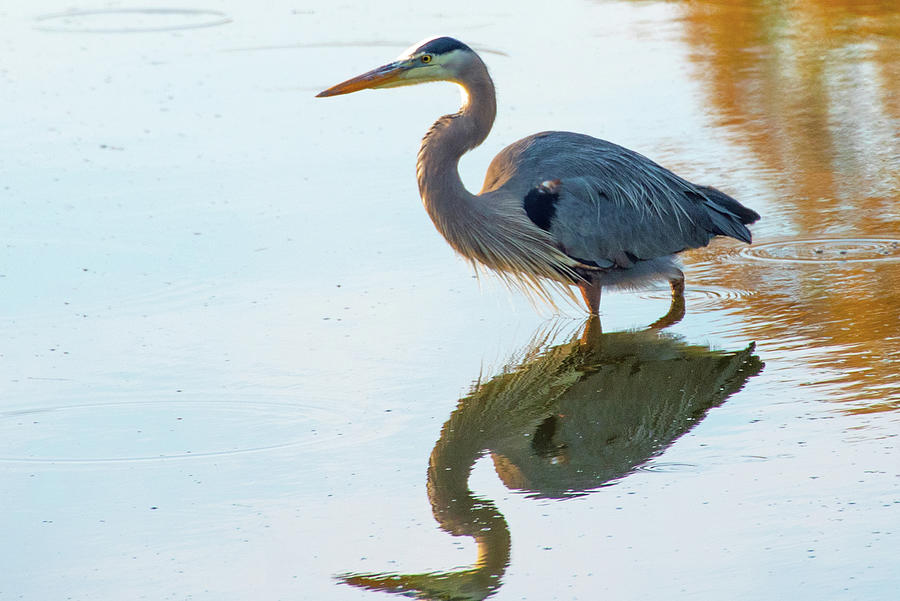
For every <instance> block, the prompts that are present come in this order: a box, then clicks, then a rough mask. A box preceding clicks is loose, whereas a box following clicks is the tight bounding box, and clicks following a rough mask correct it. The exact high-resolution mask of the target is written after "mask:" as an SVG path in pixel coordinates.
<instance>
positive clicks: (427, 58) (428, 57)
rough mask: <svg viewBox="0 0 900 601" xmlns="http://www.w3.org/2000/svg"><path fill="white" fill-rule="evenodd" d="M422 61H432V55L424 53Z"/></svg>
mask: <svg viewBox="0 0 900 601" xmlns="http://www.w3.org/2000/svg"><path fill="white" fill-rule="evenodd" d="M422 62H423V63H430V62H431V55H430V54H423V55H422Z"/></svg>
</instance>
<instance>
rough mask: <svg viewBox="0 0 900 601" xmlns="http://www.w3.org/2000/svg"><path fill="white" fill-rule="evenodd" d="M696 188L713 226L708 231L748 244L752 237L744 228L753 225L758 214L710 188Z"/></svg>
mask: <svg viewBox="0 0 900 601" xmlns="http://www.w3.org/2000/svg"><path fill="white" fill-rule="evenodd" d="M697 188H698V189H699V190H700V192H701V194H703V196H705V197H706V201H707V202H706V208H707V210H708V214H709V218H710V221H711V222H712V226H713V227H712V229H711V230H710V231H711V232H712V233H714V234H717V235H721V236H729V237H731V238H736V239H738V240H741V241H742V242H746V243H747V244H750V241H751V239H752V236H751V234H750V230H748V229H747V227H746V226H747V225H748V224H751V223H755V222H756V221H757V220H758V219H759V213H757V212H756V211H754V210H753V209H748V208H747V207H745V206H744V205H742V204H741V203H739V202H738V201H736V200H735V199H733V198H732V197H730V196H728V195H727V194H725V193H724V192H720V191H719V190H716V189H715V188H713V187H711V186H697Z"/></svg>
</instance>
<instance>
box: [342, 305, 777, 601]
mask: <svg viewBox="0 0 900 601" xmlns="http://www.w3.org/2000/svg"><path fill="white" fill-rule="evenodd" d="M553 334H554V332H544V333H539V334H538V335H537V336H536V337H535V338H534V339H533V340H532V343H531V344H530V345H528V346H527V347H526V348H525V349H524V350H523V351H522V352H521V354H520V356H519V357H517V358H515V360H514V361H512V362H511V363H510V365H509V366H508V367H507V368H506V369H505V370H504V371H503V373H501V374H500V375H498V376H496V377H494V378H493V379H491V380H490V381H487V382H478V383H476V385H475V386H474V388H473V390H472V392H471V394H469V395H468V396H466V397H464V398H462V399H460V401H459V405H458V407H457V409H456V410H455V411H454V412H453V414H452V415H451V416H450V419H448V420H447V422H446V423H445V424H444V427H443V429H442V430H441V437H440V439H439V440H438V441H437V443H436V444H435V445H434V449H433V450H432V452H431V458H430V460H429V465H428V482H427V487H428V498H429V500H430V502H431V507H432V511H433V512H434V517H435V519H436V520H437V521H438V524H439V525H440V527H441V529H442V530H444V531H446V532H448V533H450V534H452V535H453V536H470V537H472V538H474V539H475V542H476V544H477V547H478V558H477V560H476V562H475V564H474V566H473V567H472V568H469V569H464V570H459V571H453V572H428V573H420V574H390V573H379V574H372V573H370V574H361V573H354V574H343V575H340V576H339V577H338V578H339V580H340V581H342V582H344V583H347V584H351V585H353V586H358V587H362V588H366V589H370V590H381V591H385V592H391V593H396V594H400V595H404V596H413V597H419V598H423V599H458V600H464V599H470V600H471V599H484V598H486V597H488V596H490V595H492V594H493V593H494V592H496V590H497V589H498V588H499V587H500V585H501V578H502V576H503V574H504V572H505V571H506V568H507V566H508V565H509V558H510V540H511V539H510V532H509V527H508V525H507V523H506V520H505V518H504V517H503V515H502V514H501V513H500V512H499V511H498V510H497V507H496V506H495V505H494V504H493V503H492V502H491V501H489V500H486V499H481V498H478V497H476V496H475V495H473V494H472V491H471V490H470V489H469V484H468V481H469V475H470V473H471V471H472V467H473V465H474V464H475V462H476V461H477V460H478V459H479V458H480V457H482V456H483V455H484V454H485V453H486V452H488V453H490V454H491V457H492V458H493V461H494V467H495V469H496V471H497V474H498V475H499V476H500V478H501V480H502V481H503V483H504V484H505V485H506V486H507V487H508V488H510V489H514V490H519V491H523V492H526V493H528V494H529V495H531V496H535V497H550V498H557V499H563V498H568V497H573V496H580V495H584V494H587V493H588V492H590V491H592V490H596V489H597V488H600V487H603V486H604V485H607V484H609V483H610V482H611V481H613V480H616V479H618V478H622V477H623V476H626V475H627V474H629V473H630V472H632V471H634V470H635V469H636V468H637V467H639V466H640V465H642V464H644V463H645V462H647V461H648V460H649V459H651V458H653V457H655V456H657V455H659V454H660V453H662V452H663V451H664V450H665V449H666V448H667V447H668V446H670V445H671V444H672V443H673V442H674V441H675V440H676V439H678V438H679V437H680V436H681V435H683V434H684V433H686V432H688V431H689V430H690V429H691V428H692V427H693V426H694V425H696V424H697V423H698V422H699V421H700V420H701V419H702V418H703V417H704V416H705V414H706V412H707V410H709V409H710V408H711V407H715V406H717V405H720V404H721V403H722V402H724V401H725V399H727V398H728V397H729V396H730V395H732V394H734V393H735V392H737V391H738V390H740V389H741V388H742V387H743V385H744V384H745V383H746V382H747V380H748V379H749V378H751V377H752V376H754V375H756V374H758V373H759V372H760V370H761V369H762V367H763V364H762V362H761V361H760V359H759V357H757V356H756V355H754V354H753V351H754V346H753V345H752V344H751V345H750V346H748V347H747V348H745V349H742V350H738V351H732V352H725V351H713V350H710V349H709V348H708V347H705V346H696V345H689V344H686V343H684V342H683V341H681V340H679V339H678V338H676V337H673V336H670V335H666V334H664V333H661V332H660V331H659V330H658V329H657V328H651V329H648V330H644V331H639V332H616V333H611V334H603V333H601V332H600V325H599V321H597V320H592V321H589V322H587V324H586V325H585V327H584V328H583V331H582V332H580V335H579V336H576V337H574V338H573V339H572V340H571V341H569V342H568V343H565V344H560V345H557V346H553V347H550V348H547V342H548V340H549V339H550V338H551V337H552V335H553Z"/></svg>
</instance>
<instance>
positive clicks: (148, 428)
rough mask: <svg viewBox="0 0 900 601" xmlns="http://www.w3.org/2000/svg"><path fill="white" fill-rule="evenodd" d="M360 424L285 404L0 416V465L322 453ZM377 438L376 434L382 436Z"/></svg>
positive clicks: (168, 405) (130, 406) (357, 431)
mask: <svg viewBox="0 0 900 601" xmlns="http://www.w3.org/2000/svg"><path fill="white" fill-rule="evenodd" d="M371 430H372V428H371V427H370V424H369V423H366V420H362V419H361V420H358V422H357V423H353V422H352V421H348V419H347V418H346V417H345V416H341V415H340V414H339V413H338V412H336V411H331V410H327V409H323V408H320V407H313V406H308V405H294V404H290V403H277V402H272V403H267V402H241V401H185V402H173V401H158V402H157V401H136V402H109V403H96V404H84V405H69V406H58V407H50V408H42V409H33V410H21V411H7V412H4V413H0V440H2V441H3V445H2V451H0V461H2V462H40V463H106V462H122V461H150V460H160V459H186V458H191V457H194V458H196V457H211V456H219V455H236V454H242V453H254V452H261V451H269V450H273V449H279V448H284V447H290V446H298V445H303V446H313V445H315V446H319V447H322V448H326V449H331V448H334V447H335V446H341V445H342V444H344V443H345V442H359V440H361V439H366V438H367V437H369V436H370V433H371ZM382 433H383V432H382Z"/></svg>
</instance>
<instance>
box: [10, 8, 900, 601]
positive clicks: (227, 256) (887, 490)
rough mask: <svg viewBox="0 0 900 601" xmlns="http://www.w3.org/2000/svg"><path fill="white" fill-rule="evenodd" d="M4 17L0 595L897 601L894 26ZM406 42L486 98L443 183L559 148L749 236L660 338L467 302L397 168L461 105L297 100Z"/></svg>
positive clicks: (191, 14) (583, 18) (824, 17)
mask: <svg viewBox="0 0 900 601" xmlns="http://www.w3.org/2000/svg"><path fill="white" fill-rule="evenodd" d="M22 4H23V6H16V7H5V8H4V9H3V10H2V17H3V21H2V23H3V24H2V25H0V27H2V29H3V31H4V36H2V41H0V47H2V50H3V53H4V57H5V60H4V65H3V66H2V67H0V81H2V84H3V86H4V88H5V89H6V90H7V93H6V94H4V98H3V108H4V110H3V111H0V120H2V129H3V131H4V132H6V135H5V136H3V137H2V138H0V148H2V155H3V156H4V158H5V161H4V166H3V170H2V173H3V176H4V177H3V182H2V187H3V191H2V192H3V201H2V219H0V239H2V247H0V248H2V250H0V336H2V338H0V339H2V341H3V342H2V344H0V477H2V482H3V486H2V487H0V490H2V492H0V502H2V507H3V508H4V511H3V513H2V515H3V517H2V518H0V520H2V521H0V531H2V532H3V539H4V540H5V541H6V544H5V545H2V546H0V563H2V565H3V566H4V576H3V578H2V579H0V599H5V598H10V599H19V598H21V599H36V600H44V599H67V598H70V599H141V598H147V599H188V598H190V599H216V600H222V599H259V600H267V599H273V600H274V599H363V598H364V599H379V598H382V599H384V598H390V596H391V595H392V592H393V593H404V594H414V591H422V590H424V591H427V592H426V593H423V594H425V595H426V596H427V595H431V596H432V597H436V596H440V595H444V596H447V595H451V593H452V594H453V595H455V596H452V595H451V597H450V598H475V599H477V598H484V597H485V596H488V595H492V596H493V597H492V598H495V599H522V598H524V599H596V598H600V597H604V598H619V599H647V598H658V597H661V596H665V597H666V598H671V599H713V598H726V597H727V598H730V599H759V598H794V599H876V600H881V599H883V600H888V599H895V598H896V591H897V590H900V572H898V570H897V569H896V564H897V561H896V558H897V556H898V554H900V456H898V455H900V453H898V434H900V369H898V361H900V334H898V328H897V323H898V321H900V260H898V259H900V209H898V206H900V205H898V200H900V198H898V195H900V175H898V174H900V104H898V96H897V94H896V90H898V89H900V69H898V65H900V12H898V9H897V7H896V3H892V2H869V3H859V2H850V1H846V2H825V3H823V2H818V3H808V2H807V3H795V4H793V5H791V6H790V7H788V8H785V7H780V6H776V5H775V4H772V3H752V2H745V3H721V4H714V3H700V2H692V3H679V2H649V1H648V2H644V1H642V2H624V1H603V2H586V1H583V0H582V1H575V0H565V1H564V2H562V3H559V4H555V5H554V9H553V10H552V11H548V10H547V9H546V8H543V5H539V4H535V5H534V6H530V5H527V4H525V5H523V4H522V3H501V4H492V5H490V6H489V7H485V6H484V5H483V4H475V3H471V6H469V5H459V6H457V5H454V7H453V10H452V11H451V10H449V9H446V8H442V7H439V6H432V7H423V6H422V5H420V4H419V5H414V6H408V5H403V4H400V3H396V2H391V3H388V2H382V3H378V4H377V8H376V7H375V6H376V5H375V4H373V5H371V6H362V7H356V6H350V5H335V4H330V3H326V2H307V3H303V4H302V5H297V4H290V3H270V4H268V5H267V7H266V8H265V9H260V8H252V7H251V6H249V5H242V4H239V3H234V2H229V1H221V2H213V3H211V4H208V5H202V6H201V5H193V4H183V3H179V2H173V3H169V4H167V5H166V6H167V8H165V9H159V8H153V9H150V8H144V7H141V6H140V5H137V6H134V7H129V8H122V9H120V8H112V9H109V8H107V7H105V6H103V5H86V6H84V7H82V8H81V10H80V11H79V12H75V11H73V10H72V9H71V7H70V5H66V4H54V3H52V2H51V3H44V4H42V5H41V7H40V8H39V9H35V8H32V7H29V6H26V5H25V4H26V3H22ZM440 32H446V33H449V34H452V35H456V36H457V37H460V38H461V39H463V40H465V41H467V42H468V43H470V44H471V45H472V46H473V47H475V48H477V49H478V50H480V51H482V52H483V53H484V56H485V57H486V60H487V62H488V64H489V67H490V68H491V71H492V74H493V76H494V79H495V81H496V83H497V87H498V92H499V117H498V121H497V124H496V125H495V128H494V131H493V133H492V135H491V136H490V137H489V138H488V140H487V142H486V143H485V144H484V146H483V147H481V148H479V149H477V150H476V151H474V152H473V153H472V154H471V156H469V157H466V158H465V159H464V160H463V164H462V171H463V176H464V179H465V180H466V181H467V182H468V184H469V186H470V188H476V189H477V188H478V187H480V179H481V177H482V175H483V172H484V169H485V167H486V165H487V163H488V161H489V160H490V157H491V156H493V154H495V153H496V152H497V151H499V150H500V148H502V147H503V146H504V145H505V144H507V143H509V142H511V141H513V140H515V139H517V138H519V137H521V136H524V135H527V134H529V133H532V132H534V131H539V130H543V129H551V128H552V129H568V130H573V131H583V132H586V133H591V134H593V135H597V136H600V137H604V138H607V139H610V140H612V141H615V142H618V143H622V144H624V145H627V146H629V147H631V148H634V149H636V150H638V151H640V152H642V153H644V154H646V155H648V156H650V157H652V158H654V159H656V160H657V161H659V162H661V163H662V164H664V165H666V166H668V167H670V168H672V169H674V170H676V171H677V172H679V173H681V174H683V175H684V176H686V177H688V178H689V179H692V180H694V181H698V182H701V183H707V184H712V185H715V186H717V187H719V188H721V189H723V190H725V191H727V192H729V193H731V194H733V195H735V196H736V197H737V198H739V199H741V200H742V201H743V202H745V203H746V204H747V205H749V206H751V207H753V208H754V209H756V210H757V211H759V212H760V213H761V214H762V215H763V216H764V218H763V220H761V221H760V222H759V223H758V224H756V225H755V226H753V232H754V239H755V244H754V245H753V246H752V247H744V246H742V245H740V244H738V243H732V242H731V241H719V242H716V243H714V244H713V245H711V246H710V247H709V248H707V249H702V250H699V251H693V252H691V253H688V254H686V255H685V257H684V262H685V271H686V274H687V278H688V286H687V291H686V299H687V313H686V315H685V317H684V319H682V320H681V321H680V322H679V323H677V324H675V325H673V326H671V327H669V328H667V329H665V330H664V331H663V332H662V333H657V332H654V331H648V330H646V327H647V326H648V325H649V324H651V323H653V322H654V321H655V320H656V319H657V318H659V317H660V316H661V315H663V314H664V313H665V312H666V310H667V309H668V305H669V299H668V291H667V290H664V289H663V288H659V289H654V290H648V291H645V292H640V293H608V294H606V295H605V297H604V299H603V303H602V312H603V314H602V318H601V320H602V332H601V331H600V329H601V328H598V326H597V324H592V325H591V329H590V331H588V332H585V331H584V330H585V324H584V323H583V317H582V313H581V311H580V310H579V309H577V308H573V307H570V306H568V305H566V304H565V301H564V300H561V301H560V305H561V307H562V315H559V316H554V315H553V312H552V311H551V310H549V309H547V308H543V309H538V310H535V309H534V308H533V307H532V306H531V305H530V304H529V303H528V301H526V300H524V299H521V298H518V296H516V295H514V294H511V293H509V292H507V291H506V290H505V289H504V288H503V287H502V286H501V285H500V284H498V283H496V282H495V281H494V280H493V279H492V278H491V277H490V276H483V277H480V278H479V279H473V274H472V272H471V270H470V268H469V267H468V266H467V265H466V264H465V263H464V262H462V261H461V260H460V259H458V258H456V257H454V256H453V254H452V252H451V251H450V250H449V248H448V247H447V246H446V244H445V243H444V242H443V240H441V239H440V237H439V235H438V234H437V233H436V232H435V231H434V228H433V227H432V225H431V223H430V222H429V220H428V218H427V216H426V215H425V213H424V211H423V210H422V207H421V206H420V203H419V201H418V195H417V191H416V187H415V181H414V170H413V165H414V162H415V153H416V150H417V142H418V140H419V138H420V137H421V135H422V133H423V132H424V131H425V130H426V128H427V127H428V126H429V125H430V123H431V121H433V119H434V118H435V117H437V116H438V115H440V114H443V113H446V112H450V111H453V110H455V108H456V106H457V104H456V103H457V102H458V95H457V93H456V92H455V91H454V90H452V89H451V88H450V87H449V86H440V85H435V86H419V87H416V88H405V89H403V90H393V91H384V92H378V93H375V92H369V93H365V94H357V95H351V96H347V97H341V98H334V99H328V100H316V99H314V98H313V94H314V93H315V92H316V91H318V90H321V89H323V88H324V87H327V86H328V85H331V84H334V83H336V82H337V81H341V80H343V79H345V78H346V77H348V76H350V75H353V74H356V73H359V72H361V71H363V70H365V69H368V68H371V67H372V66H376V65H378V64H381V63H383V62H385V61H386V60H388V59H390V58H391V57H393V56H395V55H396V54H398V53H399V52H400V51H401V50H402V49H403V48H404V47H406V46H407V45H409V44H411V43H413V42H415V41H416V40H418V39H421V38H423V37H425V36H427V35H432V34H434V33H440ZM535 34H537V35H535ZM451 534H455V535H456V536H452V535H451ZM441 598H444V597H441Z"/></svg>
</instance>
